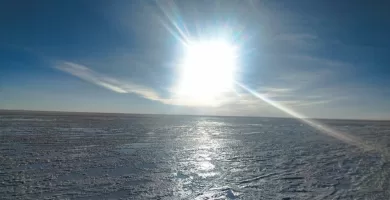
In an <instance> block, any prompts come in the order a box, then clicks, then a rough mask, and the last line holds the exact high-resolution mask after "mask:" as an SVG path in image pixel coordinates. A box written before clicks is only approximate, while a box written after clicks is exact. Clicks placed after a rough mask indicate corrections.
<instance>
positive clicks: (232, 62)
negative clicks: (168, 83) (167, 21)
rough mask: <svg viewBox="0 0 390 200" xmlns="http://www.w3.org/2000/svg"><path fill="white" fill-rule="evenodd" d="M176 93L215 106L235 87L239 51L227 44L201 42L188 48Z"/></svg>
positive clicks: (199, 102) (221, 42) (198, 102)
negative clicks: (219, 99)
mask: <svg viewBox="0 0 390 200" xmlns="http://www.w3.org/2000/svg"><path fill="white" fill-rule="evenodd" d="M185 50H186V52H185V56H184V58H183V61H182V63H181V66H180V81H179V84H178V86H177V88H176V93H177V94H178V95H179V97H180V98H185V99H190V100H191V101H192V102H196V103H197V104H199V105H216V104H218V98H219V97H221V96H222V95H223V93H225V92H228V91H229V90H231V89H232V87H233V85H234V74H235V69H236V58H237V55H236V54H237V52H236V48H235V47H234V46H233V45H231V44H229V43H227V42H225V41H218V40H215V41H201V42H194V43H190V44H188V45H187V46H186V49H185Z"/></svg>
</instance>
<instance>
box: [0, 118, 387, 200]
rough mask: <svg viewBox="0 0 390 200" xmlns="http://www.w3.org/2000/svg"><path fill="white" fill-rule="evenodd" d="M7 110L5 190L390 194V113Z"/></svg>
mask: <svg viewBox="0 0 390 200" xmlns="http://www.w3.org/2000/svg"><path fill="white" fill-rule="evenodd" d="M324 123H326V124H327V125H329V126H330V127H332V128H334V129H336V130H340V131H344V132H348V133H350V134H352V135H354V136H356V137H358V138H360V139H362V140H363V141H366V142H369V143H371V144H374V145H375V146H376V147H377V148H376V150H370V151H367V150H366V149H362V148H359V147H356V146H351V145H349V144H345V143H343V142H341V141H338V140H336V139H334V138H331V137H329V136H327V135H324V134H321V133H320V132H319V131H316V130H315V129H313V128H311V127H308V126H306V125H304V124H302V123H301V122H299V121H296V120H293V119H272V118H235V117H225V118H223V117H192V116H163V115H103V114H95V115H93V114H63V113H62V114H58V115H56V114H53V113H51V114H45V113H25V114H20V113H19V114H15V113H13V114H2V115H0V196H1V199H120V198H122V199H380V200H384V199H390V184H389V181H390V174H389V172H390V163H389V158H388V155H387V153H386V152H387V151H388V148H389V146H390V122H375V121H345V120H344V121H341V120H327V121H324Z"/></svg>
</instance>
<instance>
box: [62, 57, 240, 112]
mask: <svg viewBox="0 0 390 200" xmlns="http://www.w3.org/2000/svg"><path fill="white" fill-rule="evenodd" d="M55 68H56V69H58V70H60V71H62V72H66V73H68V74H71V75H73V76H75V77H78V78H80V79H82V80H84V81H86V82H89V83H92V84H95V85H98V86H100V87H102V88H105V89H108V90H111V91H113V92H116V93H122V94H125V93H133V94H136V95H138V96H140V97H143V98H145V99H148V100H152V101H157V102H160V103H163V104H168V105H179V106H190V107H209V106H211V107H217V106H221V105H223V104H225V103H226V102H228V101H232V100H233V99H232V98H225V96H224V97H222V96H221V97H220V99H219V100H217V101H216V103H215V104H209V103H208V102H199V101H196V100H194V99H191V98H185V97H177V96H175V94H174V91H173V90H172V89H171V90H170V92H171V95H172V97H171V98H163V97H162V96H161V95H160V94H159V93H158V92H157V91H156V90H155V89H153V88H150V87H147V86H143V85H138V84H134V83H130V82H123V81H120V80H118V79H115V78H112V77H109V76H106V75H103V74H100V73H97V72H95V71H94V70H92V69H90V68H88V67H86V66H84V65H80V64H76V63H72V62H61V63H59V64H57V65H56V66H55ZM228 95H232V94H231V93H229V94H228Z"/></svg>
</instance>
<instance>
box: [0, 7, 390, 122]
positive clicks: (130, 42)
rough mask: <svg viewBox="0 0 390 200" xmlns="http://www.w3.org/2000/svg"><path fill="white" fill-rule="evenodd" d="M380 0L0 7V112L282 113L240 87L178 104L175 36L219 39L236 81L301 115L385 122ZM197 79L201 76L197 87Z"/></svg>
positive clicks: (389, 19)
mask: <svg viewBox="0 0 390 200" xmlns="http://www.w3.org/2000/svg"><path fill="white" fill-rule="evenodd" d="M385 4H389V2H386V1H375V0H373V1H333V0H330V1H329V0H324V1H318V0H299V1H289V0H285V1H279V0H278V1H258V0H246V1H230V0H226V1H223V0H221V1H207V0H198V1H171V0H161V1H155V0H148V1H143V0H133V1H130V0H128V1H127V0H112V1H99V0H77V1H76V0H69V1H50V0H47V1H46V0H38V1H27V0H25V1H21V0H12V1H11V0H9V1H8V0H3V1H0V24H1V26H0V109H17V110H21V109H22V110H43V111H79V112H110V113H116V112H119V113H148V114H152V113H156V114H190V115H197V114H200V115H234V116H265V117H267V116H270V117H285V116H288V115H287V114H286V113H284V112H283V111H280V110H278V109H276V108H275V107H273V106H272V105H269V104H268V103H266V102H264V101H262V100H260V99H258V98H256V97H255V96H253V95H252V94H250V93H248V91H245V90H243V89H242V88H239V87H237V88H235V89H234V91H232V92H230V93H227V94H225V96H224V99H223V100H224V101H222V102H221V103H220V104H218V105H217V106H215V105H214V106H205V105H196V104H194V103H192V102H190V101H181V100H180V101H179V100H177V99H175V97H174V95H173V93H174V92H173V91H172V88H174V86H175V84H177V80H178V79H180V77H179V73H178V68H179V66H178V65H180V59H181V58H182V57H183V51H184V50H183V40H185V39H188V38H191V39H195V40H202V39H203V38H210V37H214V36H216V35H217V36H221V37H222V36H223V37H224V38H227V39H228V40H229V41H230V42H232V43H233V44H234V45H235V46H237V48H238V49H239V53H238V54H239V55H238V63H237V69H236V71H235V78H236V80H237V81H238V82H240V83H241V84H243V85H245V86H246V87H247V88H250V89H251V90H253V91H255V92H257V93H259V94H261V95H263V96H265V97H267V98H269V99H271V100H272V101H274V102H277V103H278V104H280V105H283V106H285V107H287V108H289V109H292V110H295V111H296V112H298V113H301V114H303V115H304V116H307V117H314V118H342V119H390V101H389V100H390V68H389V67H390V56H388V55H390V40H389V39H388V37H389V35H390V12H388V9H387V8H388V7H389V6H390V5H385ZM200 81H201V80H200Z"/></svg>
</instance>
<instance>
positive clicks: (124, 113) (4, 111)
mask: <svg viewBox="0 0 390 200" xmlns="http://www.w3.org/2000/svg"><path fill="white" fill-rule="evenodd" d="M23 112H30V113H52V114H54V113H60V114H61V113H62V114H66V113H68V114H80V115H82V114H98V115H168V116H193V117H240V118H245V117H247V118H274V119H296V118H294V117H276V116H253V115H206V114H204V115H202V114H167V113H165V114H164V113H131V112H123V113H121V112H91V111H62V110H29V109H0V114H16V113H23ZM305 119H313V120H344V121H385V122H387V121H388V122H390V119H353V118H315V117H314V118H310V117H308V118H305Z"/></svg>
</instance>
